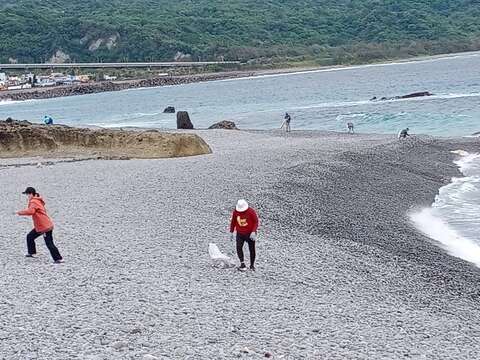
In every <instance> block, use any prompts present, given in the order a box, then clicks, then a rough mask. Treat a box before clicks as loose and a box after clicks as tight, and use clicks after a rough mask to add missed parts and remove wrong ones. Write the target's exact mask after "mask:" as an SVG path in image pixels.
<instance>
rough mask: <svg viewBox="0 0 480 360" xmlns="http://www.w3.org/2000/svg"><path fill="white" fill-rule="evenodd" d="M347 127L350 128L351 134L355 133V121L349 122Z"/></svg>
mask: <svg viewBox="0 0 480 360" xmlns="http://www.w3.org/2000/svg"><path fill="white" fill-rule="evenodd" d="M347 129H348V133H349V134H353V133H354V131H353V123H352V122H348V123H347Z"/></svg>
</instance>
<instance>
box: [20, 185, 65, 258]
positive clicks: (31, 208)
mask: <svg viewBox="0 0 480 360" xmlns="http://www.w3.org/2000/svg"><path fill="white" fill-rule="evenodd" d="M23 194H25V195H27V196H28V208H26V209H25V210H22V211H17V213H16V214H17V215H20V216H31V217H32V220H33V230H32V231H30V233H28V235H27V250H28V254H27V255H25V256H26V257H29V258H31V257H34V255H35V254H36V253H37V249H36V247H35V239H36V238H38V237H39V236H40V235H43V237H44V239H45V244H46V245H47V248H48V250H50V255H52V258H53V261H54V262H55V263H56V264H59V263H63V258H62V255H60V252H59V251H58V249H57V247H56V246H55V244H54V243H53V222H52V220H51V219H50V218H49V217H48V215H47V210H46V209H45V201H44V200H43V199H42V198H41V197H40V194H38V193H37V192H36V191H35V189H34V188H33V187H27V189H26V190H25V191H24V192H23Z"/></svg>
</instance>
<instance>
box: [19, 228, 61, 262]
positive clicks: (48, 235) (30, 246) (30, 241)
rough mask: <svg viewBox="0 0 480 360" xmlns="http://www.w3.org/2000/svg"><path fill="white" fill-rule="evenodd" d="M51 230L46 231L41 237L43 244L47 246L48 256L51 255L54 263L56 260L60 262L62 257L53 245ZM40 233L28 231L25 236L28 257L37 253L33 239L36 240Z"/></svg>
mask: <svg viewBox="0 0 480 360" xmlns="http://www.w3.org/2000/svg"><path fill="white" fill-rule="evenodd" d="M52 232H53V231H52V230H50V231H47V232H46V233H44V234H43V237H44V239H45V244H46V245H47V248H48V250H50V255H52V258H53V260H54V261H56V260H62V255H60V253H59V252H58V249H57V247H56V246H55V244H54V243H53V235H52ZM40 235H42V233H38V232H36V231H35V229H33V230H32V231H30V232H29V233H28V235H27V249H28V253H29V254H30V255H34V254H36V253H37V248H36V247H35V239H36V238H38V237H39V236H40Z"/></svg>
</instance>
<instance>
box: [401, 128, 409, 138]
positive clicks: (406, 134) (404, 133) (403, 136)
mask: <svg viewBox="0 0 480 360" xmlns="http://www.w3.org/2000/svg"><path fill="white" fill-rule="evenodd" d="M409 131H410V129H409V128H406V129H403V130H402V131H400V132H399V133H398V139H406V138H407V136H410V134H409V133H408V132H409Z"/></svg>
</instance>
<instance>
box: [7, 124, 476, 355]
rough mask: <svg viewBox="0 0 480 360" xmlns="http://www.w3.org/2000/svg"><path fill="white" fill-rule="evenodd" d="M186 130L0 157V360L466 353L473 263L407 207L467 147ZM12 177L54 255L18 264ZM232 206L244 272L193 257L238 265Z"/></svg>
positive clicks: (463, 141) (457, 142)
mask: <svg viewBox="0 0 480 360" xmlns="http://www.w3.org/2000/svg"><path fill="white" fill-rule="evenodd" d="M193 133H195V134H197V135H199V136H201V137H202V138H203V139H204V140H205V141H206V142H207V143H208V144H209V145H210V147H211V149H212V154H207V155H202V156H193V157H186V158H175V159H157V160H87V161H81V162H55V161H51V162H50V165H48V166H41V167H37V166H19V167H16V166H15V161H16V160H15V159H8V160H0V188H1V189H2V206H1V208H0V216H1V218H2V221H1V222H0V254H1V256H0V289H1V290H0V294H1V296H0V359H9V360H10V359H18V360H26V359H48V360H53V359H85V360H103V359H105V360H106V359H260V358H266V357H270V358H273V359H405V358H412V359H475V358H479V357H480V347H479V346H478V343H479V340H480V305H479V303H480V281H479V280H480V269H478V268H477V267H475V266H474V265H472V264H470V263H468V262H466V261H464V260H461V259H458V258H455V257H452V256H450V255H448V254H447V253H446V252H445V251H444V250H443V249H442V248H441V247H439V246H438V245H437V244H435V243H434V242H433V241H432V240H430V239H429V238H427V237H425V236H423V235H422V234H420V233H419V232H418V231H417V230H416V229H415V228H414V227H413V225H412V224H411V223H410V220H409V216H408V214H409V213H410V212H412V211H415V210H416V209H419V208H422V207H426V206H429V205H430V204H431V203H432V202H433V200H434V197H435V195H436V194H437V192H438V189H439V188H440V187H441V186H443V185H445V184H447V183H448V182H449V181H450V179H451V178H452V177H453V176H457V177H458V176H461V174H460V173H459V171H458V169H457V167H456V166H455V164H454V163H453V160H454V159H455V158H454V156H455V155H454V154H452V153H450V151H452V150H457V149H463V150H466V151H469V150H473V149H475V148H476V147H478V139H467V138H434V137H429V136H418V137H412V138H410V139H407V140H406V141H398V140H397V139H396V136H395V135H376V134H370V135H366V134H355V135H349V134H344V133H330V132H321V131H294V132H293V133H291V134H290V135H288V136H285V134H283V133H281V132H279V131H224V130H210V131H193ZM41 161H42V160H41V159H33V160H26V159H18V163H22V164H24V163H27V164H28V163H32V164H35V163H37V162H41ZM26 186H34V187H35V188H36V189H37V191H38V192H39V193H40V194H41V195H42V196H43V197H44V198H45V200H46V204H47V209H48V211H49V214H50V215H51V217H52V218H53V220H54V222H55V225H56V228H55V231H54V237H55V241H56V244H57V246H58V248H59V250H60V251H61V252H62V255H63V256H64V258H65V263H64V264H61V265H53V264H52V261H51V259H50V257H49V254H48V251H47V249H46V247H45V245H44V244H43V240H42V239H41V238H40V239H38V240H37V248H38V252H39V256H38V257H37V258H35V259H26V258H24V253H25V251H26V249H25V240H24V238H25V235H26V234H27V232H28V231H29V230H30V229H31V220H30V219H28V218H19V217H16V216H14V215H13V214H14V211H16V210H20V209H21V208H23V207H24V206H25V204H26V199H25V198H24V196H23V195H21V192H22V191H23V190H24V188H25V187H26ZM239 198H245V199H246V200H247V201H248V202H249V203H250V205H251V206H252V207H254V208H255V209H256V210H257V211H258V214H259V217H260V229H259V239H258V242H257V264H256V268H257V271H255V272H251V271H248V272H246V273H240V272H238V271H236V270H235V269H218V268H214V267H212V264H211V261H210V259H209V255H208V244H209V243H210V242H214V243H216V244H217V245H218V246H219V248H220V250H221V251H223V252H224V253H227V254H228V255H230V256H232V257H233V258H234V259H235V260H237V258H236V255H235V251H234V249H235V244H234V243H233V242H231V241H230V240H229V233H228V230H229V220H230V214H231V211H232V210H233V208H234V206H235V203H236V201H237V200H238V199H239ZM245 250H246V249H245ZM246 253H247V254H248V251H247V252H246ZM247 258H248V255H247Z"/></svg>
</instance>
